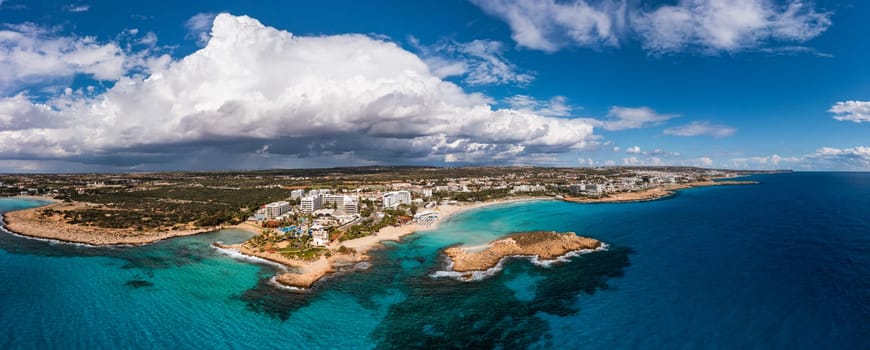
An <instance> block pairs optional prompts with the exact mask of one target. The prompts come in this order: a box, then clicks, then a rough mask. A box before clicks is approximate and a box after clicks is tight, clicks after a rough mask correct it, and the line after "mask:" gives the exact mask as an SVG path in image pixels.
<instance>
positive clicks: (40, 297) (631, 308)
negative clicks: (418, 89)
mask: <svg viewBox="0 0 870 350" xmlns="http://www.w3.org/2000/svg"><path fill="white" fill-rule="evenodd" d="M754 179H756V180H759V181H761V182H762V183H761V184H760V185H755V186H730V187H716V188H700V189H691V190H685V191H682V192H680V193H679V194H678V195H677V196H674V197H672V198H669V199H665V200H660V201H655V202H646V203H629V204H594V205H585V204H573V203H563V202H556V201H546V202H535V203H520V204H509V205H500V206H494V207H488V208H484V209H481V210H476V211H471V212H466V213H463V214H460V215H458V216H455V217H453V218H451V219H450V220H449V221H448V222H446V223H443V224H442V225H441V227H440V228H439V229H438V230H437V231H431V232H425V233H418V234H415V235H412V236H409V237H407V239H405V240H404V241H403V242H401V243H395V244H389V247H388V248H387V249H383V250H380V251H377V252H375V253H374V260H373V261H372V266H371V267H369V268H367V269H363V270H360V271H357V272H354V273H348V274H342V275H338V276H335V277H330V278H328V279H327V280H325V281H323V282H322V283H319V284H318V287H317V288H316V289H315V290H314V291H312V292H309V293H304V294H295V293H290V292H287V291H284V290H281V289H278V288H275V287H273V286H271V285H270V284H269V283H268V278H269V277H270V276H272V275H273V274H274V272H275V270H274V268H273V267H270V266H263V265H257V264H254V263H251V262H246V261H242V260H236V259H233V258H231V257H228V256H225V255H222V254H220V253H219V252H217V251H215V250H214V249H212V248H211V247H210V246H209V243H211V242H213V241H216V240H221V241H224V242H230V243H232V242H240V241H243V240H245V239H246V238H248V237H249V236H250V234H248V233H245V232H241V231H234V230H223V231H219V232H214V233H209V234H203V235H198V236H194V237H185V238H178V239H172V240H168V241H164V242H160V243H157V244H153V245H148V246H144V247H127V248H89V247H81V246H75V245H68V244H56V243H50V242H43V241H36V240H31V239H24V238H19V237H15V236H12V235H10V234H7V233H5V232H0V348H2V349H34V348H40V349H68V348H79V349H118V348H131V349H140V348H143V349H152V348H167V349H178V348H210V349H211V348H214V349H220V348H233V349H241V348H252V349H253V348H257V349H263V348H275V347H281V348H310V349H316V348H419V347H426V348H445V347H465V348H494V347H502V348H518V347H519V348H521V347H528V348H559V349H566V348H586V349H613V348H648V349H662V348H667V349H674V348H687V349H699V348H714V349H715V348H730V349H737V348H780V349H801V348H814V349H815V348H834V349H868V348H870V173H794V174H778V175H764V176H756V177H754ZM37 204H38V203H36V202H33V201H26V200H18V199H0V211H8V210H14V209H20V208H26V207H31V206H34V205H37ZM526 230H558V231H574V232H577V233H578V234H581V235H586V236H590V237H594V238H598V239H600V240H603V241H605V242H607V243H608V244H609V245H610V249H609V250H607V251H602V252H595V253H590V254H587V255H583V256H580V257H576V258H574V259H573V260H571V261H570V262H569V263H564V264H560V265H555V266H553V267H551V268H542V267H537V266H534V265H532V264H531V263H529V261H528V260H521V259H517V260H511V261H509V262H508V263H506V264H505V266H504V270H503V271H501V272H500V273H499V274H497V275H495V276H493V277H490V278H487V279H484V280H481V281H477V282H460V281H456V280H452V279H449V278H433V277H430V275H431V274H433V273H434V272H436V271H439V270H442V269H444V261H443V258H442V257H441V256H439V250H441V249H443V248H444V247H447V246H451V245H454V244H458V243H465V244H480V243H485V242H488V241H490V240H493V239H495V238H498V237H500V236H503V235H505V234H509V233H511V232H515V231H526Z"/></svg>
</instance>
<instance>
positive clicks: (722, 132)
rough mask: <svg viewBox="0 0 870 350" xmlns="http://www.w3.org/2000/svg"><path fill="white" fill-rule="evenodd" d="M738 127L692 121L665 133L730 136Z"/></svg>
mask: <svg viewBox="0 0 870 350" xmlns="http://www.w3.org/2000/svg"><path fill="white" fill-rule="evenodd" d="M735 132H737V129H735V128H733V127H730V126H727V125H721V124H712V123H708V122H692V123H689V124H686V125H681V126H676V127H672V128H667V129H665V131H664V134H665V135H671V136H713V137H728V136H731V135H734V133H735Z"/></svg>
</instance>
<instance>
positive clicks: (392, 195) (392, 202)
mask: <svg viewBox="0 0 870 350" xmlns="http://www.w3.org/2000/svg"><path fill="white" fill-rule="evenodd" d="M402 204H405V205H410V204H411V192H408V191H394V192H387V193H384V208H392V207H396V206H399V205H402Z"/></svg>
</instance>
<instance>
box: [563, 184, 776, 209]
mask: <svg viewBox="0 0 870 350" xmlns="http://www.w3.org/2000/svg"><path fill="white" fill-rule="evenodd" d="M758 183H759V182H758V181H712V180H710V181H695V182H688V183H682V184H672V185H665V186H660V187H654V188H650V189H646V190H642V191H637V192H621V193H615V194H611V195H607V196H606V197H600V198H588V197H565V198H563V199H562V200H563V201H566V202H572V203H589V204H593V203H631V202H648V201H654V200H658V199H663V198H667V197H670V196H673V195H675V194H676V192H677V191H679V190H684V189H689V188H698V187H711V186H735V185H756V184H758Z"/></svg>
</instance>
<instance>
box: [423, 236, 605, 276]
mask: <svg viewBox="0 0 870 350" xmlns="http://www.w3.org/2000/svg"><path fill="white" fill-rule="evenodd" d="M608 247H609V246H608V245H607V243H601V246H599V247H598V248H595V249H580V250H574V251H570V252H567V253H565V254H564V255H562V256H560V257H558V258H555V259H541V258H540V257H539V256H537V255H508V256H505V257H503V258H501V259H499V260H498V263H496V264H495V266H493V267H490V268H488V269H486V270H475V271H467V272H458V271H453V260H452V259H450V258H449V257H448V258H446V260H447V266H446V269H445V270H440V271H435V272H433V273H431V274H429V277H431V278H453V279H455V280H458V281H463V282H473V281H480V280H483V279H484V278H488V277H492V276H495V275H496V274H498V273H499V272H500V271H501V270H502V269H503V268H504V262H505V260H507V259H516V258H527V259H529V261H531V262H532V264H535V265H536V266H540V267H545V268H549V267H551V266H552V265H553V264H556V263H564V262H568V261H571V258H573V257H577V256H580V255H583V254H588V253H592V252H596V251H603V250H607V249H608Z"/></svg>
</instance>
